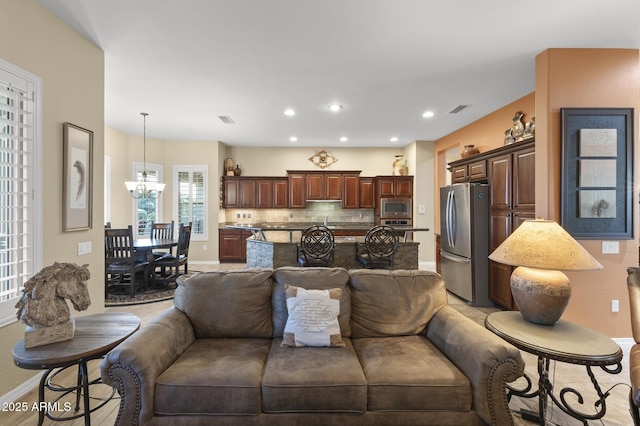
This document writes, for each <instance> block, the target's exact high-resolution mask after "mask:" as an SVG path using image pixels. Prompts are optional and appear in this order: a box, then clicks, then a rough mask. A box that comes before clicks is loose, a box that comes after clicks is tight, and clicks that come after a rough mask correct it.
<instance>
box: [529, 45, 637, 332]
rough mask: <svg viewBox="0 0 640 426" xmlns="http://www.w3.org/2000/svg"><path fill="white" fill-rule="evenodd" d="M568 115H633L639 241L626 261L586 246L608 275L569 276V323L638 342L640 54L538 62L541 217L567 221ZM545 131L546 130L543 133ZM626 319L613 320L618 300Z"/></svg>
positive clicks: (600, 52)
mask: <svg viewBox="0 0 640 426" xmlns="http://www.w3.org/2000/svg"><path fill="white" fill-rule="evenodd" d="M562 107H591V108H593V107H626V108H634V111H635V114H636V116H635V117H634V121H635V129H634V135H633V141H634V144H633V145H634V151H635V152H634V156H635V157H634V164H635V167H634V171H633V176H634V179H635V181H634V182H633V194H634V195H633V197H634V198H633V223H634V232H633V235H634V239H632V240H621V241H620V242H619V244H620V253H619V254H604V255H603V254H602V241H601V240H591V241H589V240H580V243H581V244H582V245H583V246H584V248H586V249H587V250H588V251H589V252H590V253H591V254H592V255H593V256H594V257H595V258H596V259H598V261H599V262H600V263H601V264H602V265H603V266H604V269H602V270H600V271H594V272H573V273H567V276H568V277H569V278H570V279H571V282H572V296H571V301H570V303H569V306H568V307H567V310H566V312H565V314H564V316H563V318H565V319H568V320H573V321H576V322H578V323H580V324H584V325H586V326H588V327H591V328H594V329H596V330H599V331H601V332H603V333H605V334H607V335H608V336H611V337H629V336H631V325H630V321H629V303H628V299H629V298H628V294H627V288H626V277H627V272H626V268H627V267H628V266H637V265H638V242H639V241H640V238H639V236H638V200H637V198H636V197H637V194H638V184H637V180H638V178H637V176H638V170H639V166H638V152H637V151H638V150H637V149H636V148H635V147H636V146H637V141H638V125H637V123H638V121H637V119H638V116H637V114H638V111H640V55H639V51H638V50H635V49H549V50H546V51H544V52H543V53H541V54H540V55H538V56H537V58H536V117H537V118H536V127H537V136H536V215H538V216H542V217H545V218H548V219H554V220H556V221H559V220H560V205H561V203H560V196H561V194H560V179H561V169H560V161H561V154H560V153H561V128H560V108H562ZM538 123H542V127H540V125H539V124H538ZM612 299H617V300H619V301H620V312H617V313H613V312H611V300H612Z"/></svg>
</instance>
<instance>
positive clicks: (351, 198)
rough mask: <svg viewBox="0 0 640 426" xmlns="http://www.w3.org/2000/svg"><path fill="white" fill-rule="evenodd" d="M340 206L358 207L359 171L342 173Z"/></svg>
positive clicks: (347, 207) (345, 207)
mask: <svg viewBox="0 0 640 426" xmlns="http://www.w3.org/2000/svg"><path fill="white" fill-rule="evenodd" d="M342 185H343V187H342V208H343V209H357V208H360V173H345V174H343V175H342Z"/></svg>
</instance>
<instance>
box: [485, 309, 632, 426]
mask: <svg viewBox="0 0 640 426" xmlns="http://www.w3.org/2000/svg"><path fill="white" fill-rule="evenodd" d="M485 326H486V327H487V329H489V330H490V331H492V332H493V333H495V334H497V335H498V336H500V337H501V338H503V339H504V340H506V341H507V342H509V343H511V344H512V345H514V346H515V347H517V348H518V349H521V350H523V351H525V352H528V353H530V354H534V355H537V357H538V375H539V379H538V389H537V390H535V391H531V390H532V382H531V379H530V378H529V377H528V376H527V375H526V374H525V380H526V381H527V385H526V387H525V388H523V389H515V388H513V387H510V386H508V389H509V398H510V397H511V395H516V396H520V397H524V398H534V397H536V396H537V397H538V407H539V419H538V420H539V422H540V424H541V425H544V424H545V415H546V408H547V397H550V398H551V399H552V400H553V402H554V403H555V404H556V405H557V406H558V408H560V409H561V410H562V411H564V412H565V413H567V414H568V415H570V416H571V417H574V418H576V419H578V420H580V421H582V422H583V423H584V424H585V425H586V424H587V421H588V420H598V419H600V418H602V417H603V416H604V414H605V412H606V398H607V396H608V395H607V394H603V393H602V390H601V389H600V385H598V381H597V380H596V377H595V376H594V374H593V371H592V367H594V366H595V367H600V368H601V369H602V370H604V371H605V372H607V373H609V374H618V373H620V371H622V365H621V363H620V361H622V349H620V347H619V346H618V345H617V344H616V343H615V342H614V341H613V340H611V339H610V338H609V337H607V336H605V335H604V334H602V333H599V332H597V331H594V330H591V329H589V328H587V327H583V326H581V325H579V324H575V323H572V322H570V321H564V320H560V321H558V322H557V323H556V324H555V325H551V326H549V325H538V324H533V323H531V322H528V321H525V320H524V318H522V315H520V312H494V313H492V314H490V315H488V316H487V318H486V319H485ZM551 360H555V361H560V362H565V363H569V364H579V365H584V366H586V369H587V374H589V378H590V379H591V383H593V386H594V389H595V391H596V393H597V395H598V398H599V399H598V402H597V403H596V407H598V411H597V413H596V414H586V413H583V412H580V411H578V410H577V409H574V408H572V407H570V406H569V405H568V403H567V402H566V400H565V398H564V395H565V394H566V393H567V392H569V393H572V394H574V395H576V396H577V397H578V400H579V401H583V400H584V399H583V397H582V395H581V394H580V392H578V391H577V390H575V389H573V388H564V389H561V390H560V393H559V395H560V397H559V398H558V397H557V396H556V395H555V394H554V391H553V383H552V382H551V380H550V379H549V362H550V361H551ZM611 366H613V367H611Z"/></svg>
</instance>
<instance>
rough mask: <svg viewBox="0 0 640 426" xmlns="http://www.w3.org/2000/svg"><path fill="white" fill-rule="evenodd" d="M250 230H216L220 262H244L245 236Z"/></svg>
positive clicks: (245, 251)
mask: <svg viewBox="0 0 640 426" xmlns="http://www.w3.org/2000/svg"><path fill="white" fill-rule="evenodd" d="M250 236H251V231H248V230H246V229H226V228H221V229H219V230H218V258H219V260H220V262H246V261H247V238H249V237H250Z"/></svg>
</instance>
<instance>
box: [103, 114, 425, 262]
mask: <svg viewBox="0 0 640 426" xmlns="http://www.w3.org/2000/svg"><path fill="white" fill-rule="evenodd" d="M151 124H152V123H151V116H149V117H148V119H147V125H148V126H149V125H151ZM142 145H143V141H142V138H141V137H139V136H133V135H128V134H125V133H122V132H120V131H118V130H115V129H112V128H109V127H105V151H104V152H105V155H108V156H110V157H111V222H112V226H114V227H120V226H127V225H129V224H130V223H131V217H132V216H131V215H132V213H131V209H132V205H131V198H130V197H129V195H128V193H127V192H126V191H125V190H124V184H123V182H124V181H125V180H128V179H131V162H132V161H138V162H141V161H142V156H143V149H142ZM433 145H434V144H433V142H428V141H419V142H413V143H412V144H410V145H408V146H407V147H396V148H375V149H372V148H335V149H334V148H331V149H329V148H327V149H326V150H327V151H328V152H330V153H331V154H332V155H334V156H335V157H336V158H337V159H338V161H337V162H336V163H334V164H333V165H332V166H330V167H328V168H327V169H326V170H327V171H329V170H362V173H361V176H375V175H390V174H392V170H393V169H392V164H393V161H394V160H395V156H396V155H398V154H402V155H404V156H405V158H406V159H407V160H408V163H409V172H410V173H411V174H413V175H415V183H414V192H415V196H416V209H417V205H418V203H420V204H423V205H425V207H426V214H425V215H421V216H417V215H416V225H419V226H421V227H426V228H429V229H430V230H431V231H430V232H429V233H420V234H417V235H416V240H418V241H420V242H421V243H423V246H421V251H420V261H421V262H434V261H435V249H434V244H433V234H432V232H433V231H432V230H433V213H432V205H431V200H432V199H433V167H434V163H433ZM321 150H322V149H321V148H316V149H314V148H300V147H292V148H287V147H285V148H283V147H277V148H274V147H272V148H258V147H231V146H228V145H225V144H224V143H219V142H215V141H196V142H185V141H162V140H156V139H152V138H147V163H158V164H162V165H163V166H164V182H165V183H166V184H167V187H166V188H165V192H164V194H163V196H162V200H163V209H164V211H163V219H162V220H163V221H170V220H172V219H174V218H173V201H174V200H173V188H172V176H173V167H174V165H203V164H206V165H208V166H209V205H208V209H209V212H208V213H209V220H210V224H211V228H210V230H209V238H208V240H207V241H192V243H191V247H190V250H189V257H190V259H192V261H193V262H216V261H218V232H217V227H216V225H217V224H218V223H219V222H224V221H225V217H224V214H223V213H224V211H221V210H220V209H219V199H220V185H219V180H220V176H221V175H222V170H223V161H224V159H225V158H228V157H230V158H232V159H233V160H234V163H235V164H238V165H240V168H241V169H242V174H243V176H286V171H287V170H319V169H318V167H317V166H315V165H313V164H312V163H311V162H310V161H309V157H311V156H312V155H313V154H315V153H316V152H318V151H321ZM194 154H196V155H194ZM174 220H175V219H174ZM205 247H206V249H205Z"/></svg>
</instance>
